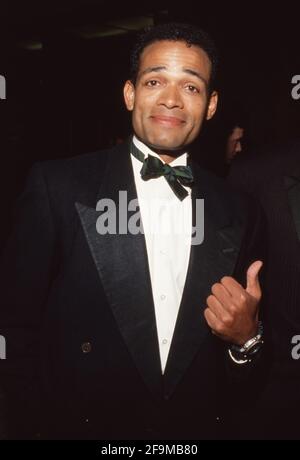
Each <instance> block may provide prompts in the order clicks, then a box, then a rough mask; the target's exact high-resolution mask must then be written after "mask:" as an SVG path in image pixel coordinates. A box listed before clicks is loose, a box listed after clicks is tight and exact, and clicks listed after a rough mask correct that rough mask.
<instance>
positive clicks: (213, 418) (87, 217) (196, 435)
mask: <svg viewBox="0 0 300 460" xmlns="http://www.w3.org/2000/svg"><path fill="white" fill-rule="evenodd" d="M193 171H194V176H195V185H194V186H193V189H192V202H193V213H194V222H195V200H196V199H197V198H204V200H205V237H204V242H203V243H202V244H201V245H193V246H192V247H191V255H190V261H189V268H188V274H187V279H186V283H185V287H184V292H183V297H182V302H181V305H180V310H179V314H178V319H177V323H176V328H175V332H174V337H173V341H172V344H171V348H170V353H169V358H168V362H167V366H166V370H165V373H164V376H162V374H161V368H160V359H159V348H158V340H157V332H156V323H155V313H154V304H153V298H152V290H151V284H150V276H149V268H148V261H147V253H146V246H145V240H144V236H143V235H142V234H138V235H131V234H106V235H100V234H99V233H98V232H97V230H96V222H97V218H98V217H99V215H100V211H97V210H96V204H97V202H98V200H99V199H101V198H107V199H112V200H114V202H116V203H117V204H118V200H119V195H118V194H119V191H121V190H122V191H127V193H128V201H130V200H131V199H134V198H136V197H137V193H136V189H135V183H134V177H133V171H132V166H131V161H130V156H129V147H128V144H124V145H122V146H119V147H117V148H114V149H111V150H107V151H102V152H96V153H92V154H86V155H82V156H78V157H75V158H70V159H65V160H55V161H49V162H44V163H40V164H39V163H37V164H36V165H34V167H33V168H32V171H31V173H30V175H29V178H28V181H27V185H26V188H25V191H24V192H23V194H22V196H21V197H20V199H19V201H18V206H17V209H16V213H15V226H14V232H13V234H12V236H11V238H10V240H9V242H8V244H7V246H6V248H5V250H4V253H3V255H2V262H1V278H0V279H1V309H0V326H1V334H2V335H4V336H5V337H6V341H7V359H6V360H5V361H3V360H2V362H1V369H0V384H2V386H3V387H4V390H5V393H6V395H7V408H8V410H7V412H8V420H9V421H10V423H9V431H10V433H11V434H10V436H11V437H20V436H29V437H30V436H33V434H32V433H33V432H35V433H36V432H40V435H41V436H42V437H50V438H80V439H82V438H95V439H113V438H115V439H118V438H120V439H124V438H125V439H138V438H144V439H155V438H157V439H158V438H160V439H205V438H219V437H222V436H224V434H222V433H223V429H224V428H225V429H228V427H229V424H228V423H229V422H227V418H226V417H227V416H228V411H227V409H228V407H227V406H229V409H230V410H229V412H232V411H233V410H234V408H235V407H237V406H243V405H244V404H245V403H246V400H248V401H249V400H250V399H249V398H250V394H251V390H253V385H254V383H251V382H252V380H251V379H252V377H253V376H256V377H257V376H259V371H258V368H259V362H261V361H262V358H260V359H258V360H257V362H255V363H252V364H250V365H247V366H246V367H243V368H241V367H240V366H238V365H234V364H233V363H232V362H231V361H230V359H228V357H227V345H226V344H225V343H223V342H222V341H221V340H219V339H218V338H216V337H215V336H214V335H212V333H211V331H210V329H209V328H208V326H207V324H206V322H205V319H204V315H203V311H204V309H205V307H206V297H207V296H208V295H209V294H210V289H211V287H212V285H213V284H214V283H215V282H217V281H219V280H220V279H221V278H222V277H223V276H224V275H233V276H235V277H236V278H237V279H238V280H239V281H240V282H241V283H244V282H245V274H246V269H247V268H248V266H249V264H250V263H251V262H253V261H254V260H256V259H258V258H259V259H263V260H264V259H265V255H264V241H263V239H262V231H261V227H262V220H261V214H260V212H259V210H258V208H257V207H256V206H255V205H253V204H252V203H251V202H250V201H248V200H247V199H246V198H241V197H240V196H238V195H235V194H234V193H232V192H231V191H230V190H229V189H228V188H227V186H225V184H223V182H222V181H221V180H219V179H217V178H215V177H214V176H213V175H210V174H209V173H207V172H205V171H203V170H201V169H200V168H199V167H198V166H196V165H194V166H193ZM128 215H129V217H130V212H129V213H128ZM259 378H260V377H259ZM241 379H243V380H244V383H243V385H244V386H243V388H244V391H246V390H245V386H246V387H247V382H248V385H249V388H248V390H249V391H248V393H247V395H248V396H247V398H242V399H239V396H238V395H237V393H235V391H236V390H237V388H238V387H239V388H240V387H241V385H240V381H241ZM253 382H254V377H253ZM245 394H246V393H245ZM231 398H233V399H231ZM227 403H228V404H227ZM225 436H229V435H227V434H226V435H225ZM233 436H234V435H233Z"/></svg>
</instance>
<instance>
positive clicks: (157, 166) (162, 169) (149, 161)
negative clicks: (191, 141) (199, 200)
mask: <svg viewBox="0 0 300 460" xmlns="http://www.w3.org/2000/svg"><path fill="white" fill-rule="evenodd" d="M131 152H132V155H133V156H134V157H135V158H137V159H138V160H140V161H141V162H142V163H143V166H142V169H141V177H142V179H143V180H149V179H155V178H156V177H161V176H164V177H165V179H166V181H167V182H168V184H169V185H170V187H171V189H172V190H173V192H174V193H175V195H176V196H177V198H179V200H181V201H182V200H184V198H185V197H186V196H188V192H187V191H186V190H185V188H184V187H183V186H182V185H181V184H183V185H185V186H189V187H191V186H192V184H193V174H192V170H191V168H190V167H189V166H170V165H168V164H166V163H163V162H162V161H161V160H160V159H159V158H157V157H154V156H153V155H148V157H147V158H145V155H144V154H143V153H142V152H141V151H140V150H139V149H138V148H137V147H136V145H135V144H134V143H133V142H132V143H131Z"/></svg>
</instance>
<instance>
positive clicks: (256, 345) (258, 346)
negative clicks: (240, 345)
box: [246, 339, 263, 355]
mask: <svg viewBox="0 0 300 460" xmlns="http://www.w3.org/2000/svg"><path fill="white" fill-rule="evenodd" d="M262 344H263V341H262V340H260V339H259V340H258V341H257V342H255V343H254V344H253V345H252V346H251V347H250V348H249V349H248V350H247V351H246V354H247V355H254V354H255V353H257V352H258V351H259V350H260V349H261V346H262Z"/></svg>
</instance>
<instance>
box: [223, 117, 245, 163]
mask: <svg viewBox="0 0 300 460" xmlns="http://www.w3.org/2000/svg"><path fill="white" fill-rule="evenodd" d="M243 136H244V129H243V128H241V127H240V126H234V127H233V129H232V131H231V132H230V134H229V136H228V139H227V143H226V155H225V160H226V163H227V164H231V162H232V160H233V159H234V158H235V157H236V155H237V154H238V153H240V152H241V151H242V139H243Z"/></svg>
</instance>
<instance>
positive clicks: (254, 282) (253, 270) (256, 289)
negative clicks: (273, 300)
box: [246, 260, 263, 298]
mask: <svg viewBox="0 0 300 460" xmlns="http://www.w3.org/2000/svg"><path fill="white" fill-rule="evenodd" d="M262 266H263V262H262V261H261V260H256V261H255V262H253V264H251V265H250V267H249V268H248V270H247V288H246V291H247V292H248V293H249V294H251V295H252V296H253V297H256V298H259V297H260V296H261V288H260V284H259V278H258V274H259V271H260V270H261V268H262Z"/></svg>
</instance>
